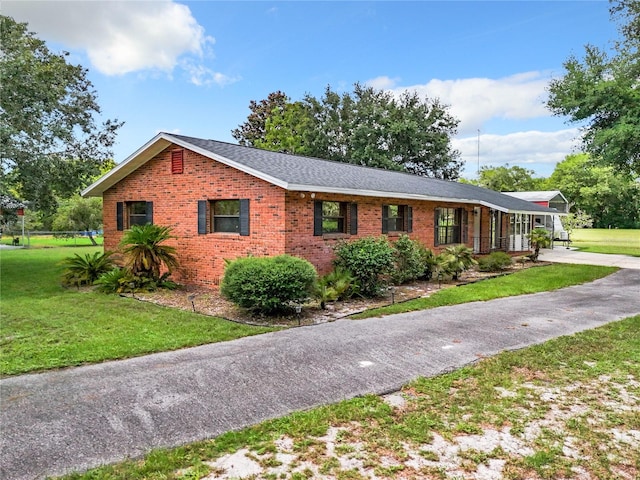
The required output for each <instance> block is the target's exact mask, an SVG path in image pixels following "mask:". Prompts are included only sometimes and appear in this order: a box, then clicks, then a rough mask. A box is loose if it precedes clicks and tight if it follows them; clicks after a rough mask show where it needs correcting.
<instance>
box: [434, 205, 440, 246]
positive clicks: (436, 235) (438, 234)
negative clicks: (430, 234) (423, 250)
mask: <svg viewBox="0 0 640 480" xmlns="http://www.w3.org/2000/svg"><path fill="white" fill-rule="evenodd" d="M434 214H435V215H434V219H433V231H434V234H435V237H434V240H433V245H434V246H436V247H437V246H438V245H440V242H439V241H438V239H439V238H440V232H439V231H438V230H439V229H438V221H439V219H440V209H439V208H436V209H435V210H434Z"/></svg>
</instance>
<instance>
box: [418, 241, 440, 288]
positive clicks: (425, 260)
mask: <svg viewBox="0 0 640 480" xmlns="http://www.w3.org/2000/svg"><path fill="white" fill-rule="evenodd" d="M420 258H421V261H422V268H423V270H422V274H421V275H420V276H419V277H418V279H419V280H431V278H432V277H433V274H434V273H436V271H437V270H438V256H437V255H436V254H435V253H433V250H431V249H429V248H427V247H425V246H424V245H420Z"/></svg>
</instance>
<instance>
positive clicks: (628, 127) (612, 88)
mask: <svg viewBox="0 0 640 480" xmlns="http://www.w3.org/2000/svg"><path fill="white" fill-rule="evenodd" d="M610 11H611V16H612V19H613V20H615V21H618V22H619V25H620V27H619V29H620V33H621V39H620V40H618V41H617V42H616V43H615V45H614V48H613V51H612V53H611V54H609V53H607V52H606V51H604V50H602V49H600V48H598V47H596V46H593V45H587V46H586V47H585V55H584V58H582V59H580V58H577V57H575V56H571V57H569V59H568V60H567V61H566V62H565V63H564V69H565V73H564V76H563V77H562V78H558V79H555V80H552V81H551V83H550V85H549V94H550V95H549V100H548V102H547V105H548V107H549V108H550V109H551V111H552V112H553V113H554V114H556V115H562V116H567V117H569V120H570V121H572V122H578V123H579V124H584V125H586V126H585V127H584V135H583V143H584V148H585V150H586V151H587V152H589V153H591V155H592V157H593V158H595V159H598V160H600V161H601V162H602V163H603V164H604V165H611V166H613V167H615V168H616V169H617V170H619V171H622V172H627V173H632V174H635V175H640V53H639V51H640V48H639V47H640V2H639V1H638V0H612V2H611V9H610Z"/></svg>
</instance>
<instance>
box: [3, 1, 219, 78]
mask: <svg viewBox="0 0 640 480" xmlns="http://www.w3.org/2000/svg"><path fill="white" fill-rule="evenodd" d="M2 9H3V14H5V15H10V16H13V17H14V18H15V19H16V20H18V21H23V22H27V23H28V24H29V29H30V30H32V31H34V32H36V34H37V35H38V36H39V37H40V38H43V39H45V40H50V41H54V42H57V43H60V44H62V45H64V46H65V47H67V48H70V49H80V50H84V51H86V53H87V56H88V58H89V60H90V62H91V64H92V65H93V67H94V68H95V69H96V70H98V71H99V72H101V73H103V74H105V75H123V74H127V73H131V72H137V71H149V70H151V71H162V72H167V73H171V72H172V71H173V70H174V68H176V67H177V66H180V67H182V66H183V65H184V64H185V61H184V60H181V59H184V58H188V59H189V61H188V62H187V64H189V65H191V66H193V65H196V64H197V63H200V65H199V66H200V67H202V69H206V70H207V71H208V72H210V73H208V74H207V75H206V77H207V78H208V80H207V81H203V80H202V75H201V76H200V77H198V76H196V79H197V78H200V79H201V83H200V84H211V83H219V82H221V83H223V84H224V83H229V80H228V78H227V77H226V76H224V75H222V74H216V73H215V72H212V71H211V70H210V69H209V68H208V67H205V66H204V65H202V62H203V59H204V58H205V57H209V56H211V55H210V51H209V50H210V47H211V45H213V43H214V42H215V39H214V38H213V37H211V36H208V35H206V34H205V30H204V28H203V27H202V26H201V25H200V24H198V22H197V21H196V19H195V18H194V17H193V15H192V14H191V11H190V10H189V7H187V6H186V5H181V4H178V3H174V2H173V1H168V0H163V1H153V2H129V1H113V2H111V1H110V2H106V1H96V2H93V1H82V2H75V1H56V2H53V1H50V2H49V1H46V2H45V1H39V2H28V1H27V2H16V1H4V2H3V6H2ZM203 71H204V70H203ZM191 77H192V80H193V76H192V75H191ZM194 83H195V82H194ZM196 84H197V83H196Z"/></svg>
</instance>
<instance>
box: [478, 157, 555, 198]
mask: <svg viewBox="0 0 640 480" xmlns="http://www.w3.org/2000/svg"><path fill="white" fill-rule="evenodd" d="M534 174H535V172H534V171H533V170H528V169H526V168H523V167H518V166H517V165H514V166H513V167H510V166H509V164H506V165H504V166H500V167H487V166H484V167H481V168H480V175H479V178H478V180H476V181H473V182H471V183H473V184H475V185H479V186H481V187H485V188H489V189H491V190H495V191H497V192H528V191H533V190H541V187H542V185H543V183H544V179H543V178H534V177H533V175H534Z"/></svg>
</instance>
